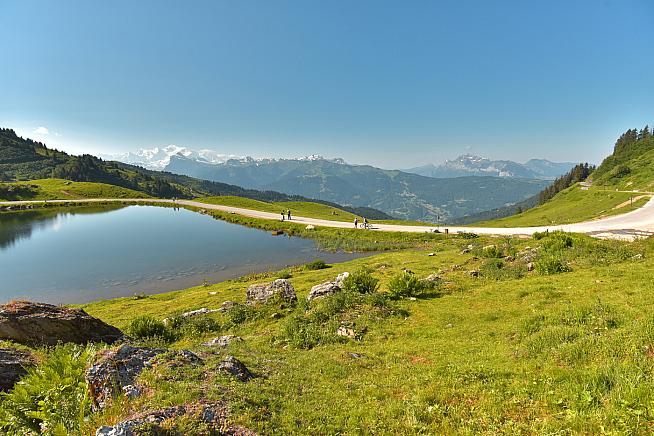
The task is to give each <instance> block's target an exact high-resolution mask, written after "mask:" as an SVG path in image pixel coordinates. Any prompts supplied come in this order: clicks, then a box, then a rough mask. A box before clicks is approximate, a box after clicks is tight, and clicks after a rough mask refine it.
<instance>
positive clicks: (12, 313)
mask: <svg viewBox="0 0 654 436" xmlns="http://www.w3.org/2000/svg"><path fill="white" fill-rule="evenodd" d="M123 337H124V334H123V332H121V331H120V330H118V329H117V328H116V327H114V326H111V325H109V324H107V323H105V322H103V321H100V320H99V319H97V318H94V317H92V316H91V315H89V314H88V313H86V312H85V311H83V310H82V309H70V308H65V307H58V306H54V305H52V304H45V303H33V302H30V301H16V302H11V303H7V304H3V305H1V306H0V339H6V340H11V341H14V342H18V343H21V344H27V345H33V346H41V345H56V344H57V343H58V342H74V343H76V344H85V343H88V342H106V343H108V344H111V343H114V342H116V341H117V340H119V339H121V338H123Z"/></svg>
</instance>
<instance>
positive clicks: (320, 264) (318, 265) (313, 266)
mask: <svg viewBox="0 0 654 436" xmlns="http://www.w3.org/2000/svg"><path fill="white" fill-rule="evenodd" d="M325 268H329V265H327V264H326V263H325V261H324V260H320V259H317V260H314V261H313V262H309V263H307V264H306V265H304V269H306V270H309V271H316V270H319V269H325Z"/></svg>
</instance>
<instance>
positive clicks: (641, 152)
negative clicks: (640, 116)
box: [474, 126, 654, 227]
mask: <svg viewBox="0 0 654 436" xmlns="http://www.w3.org/2000/svg"><path fill="white" fill-rule="evenodd" d="M578 167H579V166H578ZM578 167H575V169H577V170H579V171H578V172H581V173H583V172H584V171H585V170H587V169H588V168H590V169H592V167H588V166H586V168H578ZM584 178H585V177H583V174H574V173H573V172H571V173H570V174H568V175H567V176H566V178H561V179H557V181H556V182H555V184H554V185H556V184H557V183H558V184H562V183H565V182H566V181H568V180H569V181H573V182H574V181H578V180H583V179H584ZM588 180H589V182H590V183H588V184H589V185H591V187H590V188H589V189H586V190H583V189H582V188H581V186H580V185H579V184H574V185H572V186H571V187H569V188H567V189H564V190H562V191H560V192H558V193H556V195H554V196H553V197H551V195H548V194H551V193H552V192H550V191H553V192H556V191H558V189H556V186H552V187H550V188H548V189H546V190H544V191H543V193H542V195H541V197H542V198H544V199H546V200H547V201H545V202H542V201H541V202H542V204H541V205H539V206H537V207H534V208H533V209H529V210H527V211H525V212H523V213H520V214H517V215H513V216H510V217H506V218H502V219H497V220H492V221H484V222H481V223H474V225H481V226H487V227H494V226H498V227H514V226H520V227H524V226H540V225H550V224H569V223H574V222H580V221H585V220H590V219H594V218H601V217H603V216H610V215H616V214H620V213H625V212H629V211H631V210H634V209H636V208H637V207H640V206H643V205H644V204H645V203H646V202H647V198H638V197H641V196H642V195H641V194H640V193H641V192H643V193H646V192H651V191H653V190H654V136H652V131H651V130H650V128H649V127H648V126H645V127H644V128H643V129H641V130H640V131H639V130H637V129H630V130H628V131H627V132H625V133H624V134H622V135H621V136H620V138H618V140H617V141H616V143H615V147H614V150H613V153H612V154H611V155H610V156H608V157H607V158H606V159H604V161H603V162H602V164H601V165H600V166H599V167H597V168H595V169H594V170H593V171H592V173H591V174H590V176H589V178H588ZM568 184H569V183H568ZM568 184H566V185H563V186H568ZM618 191H629V192H618ZM632 197H635V198H636V201H634V202H633V204H628V205H625V204H624V203H625V202H628V201H629V200H630V198H632Z"/></svg>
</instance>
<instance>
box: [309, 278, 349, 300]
mask: <svg viewBox="0 0 654 436" xmlns="http://www.w3.org/2000/svg"><path fill="white" fill-rule="evenodd" d="M340 291H341V288H340V286H338V285H337V284H336V283H335V282H325V283H321V284H319V285H316V286H314V287H312V288H311V292H309V296H308V297H307V300H309V301H311V300H313V299H315V298H320V297H325V296H327V295H332V294H335V293H337V292H340Z"/></svg>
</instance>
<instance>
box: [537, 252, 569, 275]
mask: <svg viewBox="0 0 654 436" xmlns="http://www.w3.org/2000/svg"><path fill="white" fill-rule="evenodd" d="M536 271H538V273H539V274H540V275H552V274H559V273H564V272H569V271H572V268H570V267H569V266H568V265H567V264H566V263H565V262H563V260H561V259H560V258H559V257H556V256H544V257H542V258H540V259H539V260H538V261H537V262H536Z"/></svg>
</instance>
